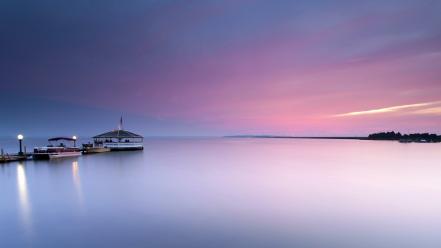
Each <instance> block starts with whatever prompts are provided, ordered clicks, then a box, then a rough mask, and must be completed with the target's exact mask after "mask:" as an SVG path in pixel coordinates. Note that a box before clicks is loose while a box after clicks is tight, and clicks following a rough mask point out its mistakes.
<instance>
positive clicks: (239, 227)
mask: <svg viewBox="0 0 441 248" xmlns="http://www.w3.org/2000/svg"><path fill="white" fill-rule="evenodd" d="M15 145H16V144H15V141H7V140H4V141H3V143H2V142H1V141H0V146H9V149H11V147H12V146H15ZM14 149H15V148H14ZM14 149H13V150H14ZM440 161H441V145H440V144H400V143H396V142H371V141H350V140H346V141H345V140H288V139H150V140H147V141H146V143H145V150H144V151H143V152H119V153H107V154H99V155H89V156H82V157H79V158H77V159H65V160H59V161H49V162H47V161H42V162H34V161H28V162H24V163H12V164H6V165H0V197H1V198H0V247H369V248H371V247H400V248H401V247H441V235H439V231H440V230H441V163H440Z"/></svg>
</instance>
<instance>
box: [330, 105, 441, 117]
mask: <svg viewBox="0 0 441 248" xmlns="http://www.w3.org/2000/svg"><path fill="white" fill-rule="evenodd" d="M440 104H441V101H434V102H425V103H415V104H407V105H399V106H392V107H386V108H379V109H370V110H364V111H355V112H349V113H344V114H337V115H334V117H350V116H363V115H375V114H385V113H396V112H406V113H408V114H429V115H432V114H441V106H437V105H440ZM435 106H436V107H435Z"/></svg>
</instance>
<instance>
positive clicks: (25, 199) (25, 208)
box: [17, 162, 32, 234]
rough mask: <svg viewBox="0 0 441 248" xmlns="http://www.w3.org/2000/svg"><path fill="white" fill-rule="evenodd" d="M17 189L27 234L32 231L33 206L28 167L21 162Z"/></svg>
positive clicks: (18, 168) (18, 166) (21, 215)
mask: <svg viewBox="0 0 441 248" xmlns="http://www.w3.org/2000/svg"><path fill="white" fill-rule="evenodd" d="M17 189H18V200H19V206H20V217H21V219H22V223H23V226H24V228H25V230H26V233H27V234H30V233H31V231H32V221H31V205H30V202H29V193H28V184H27V179H26V167H25V165H24V164H23V163H22V162H20V163H19V164H18V165H17Z"/></svg>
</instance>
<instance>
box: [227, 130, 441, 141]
mask: <svg viewBox="0 0 441 248" xmlns="http://www.w3.org/2000/svg"><path fill="white" fill-rule="evenodd" d="M224 137H225V138H255V139H327V140H330V139H333V140H373V141H398V142H400V143H440V142H441V136H438V135H436V134H428V133H424V134H409V135H407V134H405V135H401V134H400V133H395V132H389V133H376V134H370V135H369V136H365V137H363V136H281V135H229V136H224Z"/></svg>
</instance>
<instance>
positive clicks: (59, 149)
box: [32, 136, 81, 160]
mask: <svg viewBox="0 0 441 248" xmlns="http://www.w3.org/2000/svg"><path fill="white" fill-rule="evenodd" d="M48 141H49V145H47V146H43V147H35V148H34V153H33V155H32V158H33V159H37V160H40V159H56V158H65V157H77V156H81V150H80V148H78V147H76V137H75V136H74V137H72V138H67V137H55V138H51V139H48ZM65 141H67V142H72V143H73V146H67V145H66V144H65V143H64V142H65ZM53 143H57V144H56V145H54V144H53Z"/></svg>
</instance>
